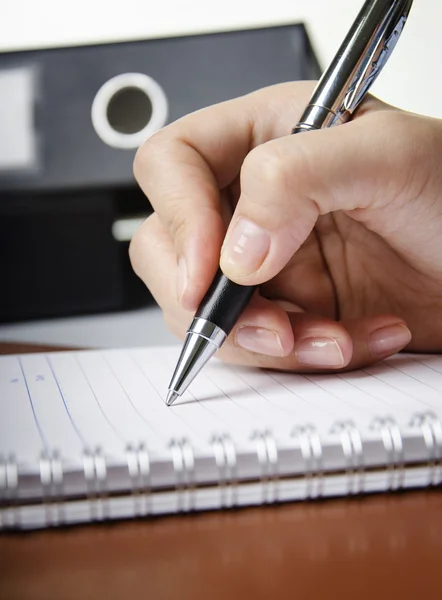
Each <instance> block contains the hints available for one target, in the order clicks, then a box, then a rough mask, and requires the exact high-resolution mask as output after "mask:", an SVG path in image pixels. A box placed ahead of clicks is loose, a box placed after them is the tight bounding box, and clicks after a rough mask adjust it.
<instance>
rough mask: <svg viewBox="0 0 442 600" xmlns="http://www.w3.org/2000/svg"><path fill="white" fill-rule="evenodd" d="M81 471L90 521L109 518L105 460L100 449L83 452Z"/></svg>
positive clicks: (88, 449)
mask: <svg viewBox="0 0 442 600" xmlns="http://www.w3.org/2000/svg"><path fill="white" fill-rule="evenodd" d="M83 471H84V477H85V480H86V494H87V498H88V500H89V512H90V517H91V521H102V520H104V519H107V518H109V510H108V502H107V501H108V499H109V498H108V494H107V467H106V459H105V457H104V456H103V453H102V450H101V448H100V447H96V448H95V449H94V450H92V449H90V448H86V449H85V450H84V452H83Z"/></svg>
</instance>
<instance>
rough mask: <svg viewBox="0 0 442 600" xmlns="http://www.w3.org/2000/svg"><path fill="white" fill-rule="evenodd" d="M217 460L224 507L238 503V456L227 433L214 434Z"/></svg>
mask: <svg viewBox="0 0 442 600" xmlns="http://www.w3.org/2000/svg"><path fill="white" fill-rule="evenodd" d="M211 444H212V448H213V453H214V455H215V462H216V466H217V468H218V475H219V477H218V485H219V488H220V504H221V507H222V508H231V507H233V506H235V505H236V504H237V472H236V471H237V469H236V467H237V458H236V448H235V444H234V443H233V440H232V438H231V437H230V435H228V434H227V433H223V434H221V435H214V436H213V437H212V439H211Z"/></svg>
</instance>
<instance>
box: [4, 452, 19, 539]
mask: <svg viewBox="0 0 442 600" xmlns="http://www.w3.org/2000/svg"><path fill="white" fill-rule="evenodd" d="M0 491H1V495H2V497H3V498H4V500H3V501H2V504H3V505H4V507H5V509H4V510H2V511H0V527H5V528H6V527H18V526H19V513H18V510H17V508H16V502H17V493H18V467H17V462H16V460H15V457H14V455H13V454H10V455H9V456H7V457H2V456H0Z"/></svg>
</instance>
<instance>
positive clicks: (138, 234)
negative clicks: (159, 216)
mask: <svg viewBox="0 0 442 600" xmlns="http://www.w3.org/2000/svg"><path fill="white" fill-rule="evenodd" d="M153 216H154V215H152V216H150V217H148V218H147V219H146V220H145V221H144V223H143V224H142V225H140V227H138V229H137V230H136V231H135V233H134V235H133V236H132V239H131V242H130V244H129V260H130V263H131V265H132V268H133V270H134V271H135V273H136V274H137V275H138V276H139V277H140V276H141V275H140V274H141V271H142V264H143V263H144V260H143V257H144V256H146V254H147V252H148V244H149V231H150V229H151V225H152V217H153Z"/></svg>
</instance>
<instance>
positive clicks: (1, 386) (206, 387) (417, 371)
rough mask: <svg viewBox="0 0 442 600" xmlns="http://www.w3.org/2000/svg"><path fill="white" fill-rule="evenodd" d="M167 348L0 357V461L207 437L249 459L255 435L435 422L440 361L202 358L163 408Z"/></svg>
mask: <svg viewBox="0 0 442 600" xmlns="http://www.w3.org/2000/svg"><path fill="white" fill-rule="evenodd" d="M178 352H179V349H177V348H146V349H132V350H130V349H129V350H107V351H90V352H64V353H53V354H46V355H43V354H40V355H27V356H22V357H0V391H1V395H0V411H1V415H2V418H1V421H0V454H1V455H2V456H3V457H5V456H9V455H10V454H12V455H14V456H16V457H17V458H18V460H19V462H20V464H22V463H26V464H28V463H29V464H33V463H35V461H36V460H38V457H39V456H40V454H41V452H42V451H46V452H48V453H51V452H55V451H57V452H59V453H60V454H61V456H62V457H63V459H64V460H66V461H68V462H72V463H75V464H78V465H79V466H80V465H81V464H82V463H81V460H82V453H83V452H84V450H85V449H96V448H101V449H102V450H103V451H104V453H105V455H106V458H107V459H109V460H110V461H111V462H116V463H121V464H125V461H126V455H125V452H126V448H127V446H128V444H138V443H145V444H146V446H147V447H148V449H149V452H150V454H151V456H152V459H155V458H163V457H164V458H169V457H170V448H169V446H170V442H171V440H172V439H182V438H183V437H184V438H187V439H189V440H190V441H191V442H192V445H193V447H194V449H195V453H196V455H212V448H211V440H212V438H213V436H214V435H215V434H221V433H228V434H230V435H231V437H232V438H233V439H234V440H235V443H236V445H237V448H238V450H239V451H242V450H247V449H250V450H252V451H253V448H254V446H253V442H252V441H251V437H252V434H253V432H254V431H265V430H271V431H272V433H273V435H274V436H275V438H276V440H277V442H278V443H281V444H284V443H285V442H288V441H289V440H290V439H292V438H291V434H292V431H293V428H294V427H295V426H297V425H306V424H312V425H314V426H315V427H316V428H317V430H318V431H319V433H320V434H321V436H323V437H327V435H329V434H330V430H331V428H332V426H333V424H334V423H336V422H337V421H342V420H352V421H353V422H354V423H355V425H356V426H357V427H358V428H359V430H360V431H361V433H362V434H363V436H364V435H370V434H369V432H370V429H369V427H370V424H371V423H372V421H373V419H374V418H375V417H377V416H381V417H382V416H391V417H393V418H395V419H396V420H397V421H398V423H399V424H400V426H401V427H403V428H406V427H407V426H408V424H409V423H410V419H411V417H412V416H413V415H414V414H415V413H418V412H425V411H429V410H431V411H433V412H435V413H436V414H437V415H438V416H439V417H440V418H441V417H442V357H441V356H417V355H413V356H411V355H410V356H409V355H398V356H396V357H393V358H391V359H389V360H387V361H385V362H384V363H382V364H377V365H373V366H371V367H367V368H366V369H363V370H361V371H357V372H352V373H341V374H338V375H307V376H302V375H299V374H293V373H281V372H276V371H273V372H270V371H264V370H259V369H251V368H241V367H237V366H232V365H223V364H222V363H220V362H219V361H217V360H212V361H211V362H210V363H209V364H208V365H207V366H206V368H205V369H204V371H203V372H202V373H201V374H200V376H199V377H198V378H197V379H196V380H195V381H194V382H193V384H192V385H191V386H190V388H189V390H188V391H187V392H186V393H185V394H184V395H183V396H182V398H180V399H178V400H177V401H176V402H175V404H174V405H173V406H172V407H167V406H166V405H165V404H164V398H165V394H166V390H167V384H168V382H169V379H170V375H171V372H172V370H173V367H174V365H175V361H176V359H177V354H178Z"/></svg>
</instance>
